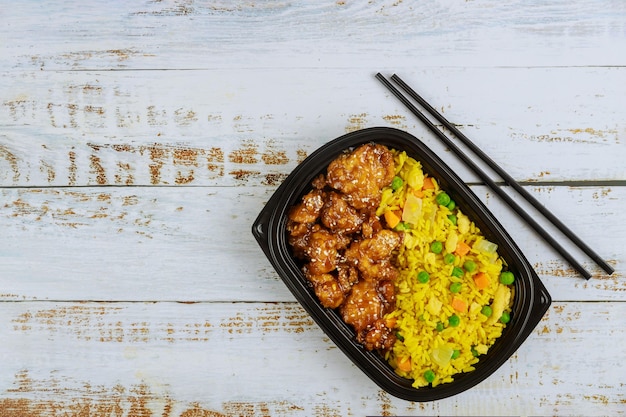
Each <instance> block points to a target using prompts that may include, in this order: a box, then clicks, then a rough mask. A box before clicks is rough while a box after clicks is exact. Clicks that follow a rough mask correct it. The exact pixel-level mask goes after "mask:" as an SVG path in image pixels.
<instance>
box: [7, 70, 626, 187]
mask: <svg viewBox="0 0 626 417" xmlns="http://www.w3.org/2000/svg"><path fill="white" fill-rule="evenodd" d="M373 76H374V73H373V72H372V71H371V70H366V71H362V70H359V71H356V73H355V71H344V70H339V71H331V70H323V71H316V72H310V71H308V70H297V71H293V70H271V71H270V70H254V71H252V70H243V72H237V73H233V72H232V71H180V72H177V71H174V72H172V71H140V72H135V71H114V72H93V73H92V72H70V73H67V72H52V73H50V72H48V71H44V72H27V73H15V72H7V73H4V74H2V75H1V76H0V90H1V91H3V98H2V100H1V102H0V123H2V125H3V126H4V128H3V131H2V132H1V133H0V139H1V146H0V167H2V173H0V184H2V185H9V186H50V185H53V186H67V185H70V186H74V185H266V186H267V185H270V186H272V185H276V184H278V183H279V182H280V181H281V180H282V179H283V178H284V177H285V176H286V175H287V174H288V173H289V172H290V171H291V170H292V169H293V168H294V167H295V165H296V164H297V163H298V162H299V161H301V160H302V159H303V158H304V157H305V156H306V155H307V154H308V153H310V152H311V151H312V150H314V149H316V148H317V147H319V146H321V145H322V144H324V143H326V142H327V141H329V140H331V139H333V138H335V137H337V136H340V135H342V134H344V133H346V132H349V131H353V130H355V129H359V128H364V127H370V126H390V127H396V128H401V129H404V130H408V131H410V132H411V133H413V134H415V135H416V136H417V137H419V138H421V139H422V140H423V141H424V142H425V143H426V144H427V145H428V146H430V147H432V148H433V150H435V151H437V152H439V153H441V154H442V156H444V157H445V156H446V155H448V152H446V149H445V147H443V146H442V145H441V144H440V143H439V142H438V141H437V139H435V138H434V136H433V135H432V134H431V133H429V132H427V131H426V130H425V128H424V127H423V126H422V125H421V124H420V123H419V122H418V120H417V119H416V118H415V116H413V115H411V114H410V113H409V112H408V111H407V110H405V109H404V108H403V107H402V106H401V104H400V103H399V102H398V101H397V100H396V99H395V98H393V97H391V96H390V95H389V93H388V92H387V91H386V90H385V89H384V87H383V86H382V85H381V84H380V83H379V82H378V81H376V80H375V79H374V77H373ZM402 76H403V77H404V78H405V79H406V80H407V81H408V82H410V83H411V84H412V85H414V86H416V88H418V89H419V90H420V92H421V93H422V94H424V95H425V96H426V98H427V99H428V100H430V101H431V102H432V103H433V104H434V105H436V106H437V107H438V108H441V110H442V111H443V112H444V114H445V115H446V117H448V118H449V120H451V121H452V122H454V123H456V124H457V125H459V127H460V128H461V129H462V130H463V131H464V133H466V134H467V135H468V136H469V137H470V138H471V139H472V140H473V141H474V142H475V143H476V144H477V145H478V146H480V147H481V148H483V149H484V150H485V152H486V153H487V154H488V155H490V156H491V157H492V158H493V159H494V160H495V161H497V162H498V163H499V164H501V165H502V166H504V167H506V169H507V170H508V171H509V172H510V174H511V175H512V176H513V177H514V178H516V179H518V180H519V181H534V182H541V181H592V180H607V181H620V180H624V179H626V172H625V170H624V164H623V163H622V161H623V160H624V159H625V158H626V146H624V141H623V136H624V135H625V134H626V123H625V122H624V121H623V118H621V117H620V116H619V115H620V110H621V106H620V105H619V103H621V98H622V97H624V95H626V83H624V82H623V80H624V79H626V69H623V68H602V69H594V70H590V69H588V68H586V69H585V68H570V69H560V68H559V69H510V68H496V69H493V68H488V69H485V68H478V69H462V70H461V69H455V68H452V69H443V70H440V69H437V70H429V69H426V70H422V71H413V70H411V71H407V72H406V73H405V74H402ZM574 83H575V85H574ZM543 96H545V97H549V100H543V101H540V102H538V99H537V97H543ZM302 98H305V99H302ZM312 109H314V110H312ZM444 159H446V161H447V162H449V163H450V164H451V165H452V166H453V167H455V168H457V169H458V170H459V171H460V173H461V174H462V177H463V178H464V179H467V180H468V181H475V180H476V178H477V177H476V176H475V175H473V174H472V173H469V172H467V169H465V168H463V167H462V165H461V164H459V162H458V161H457V160H456V158H454V157H453V156H447V157H445V158H444ZM555 166H558V169H554V168H553V167H555Z"/></svg>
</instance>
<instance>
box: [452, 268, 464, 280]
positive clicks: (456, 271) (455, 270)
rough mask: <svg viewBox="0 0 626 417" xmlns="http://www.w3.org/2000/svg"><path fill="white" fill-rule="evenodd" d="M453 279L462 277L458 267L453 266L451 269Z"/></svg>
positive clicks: (461, 271)
mask: <svg viewBox="0 0 626 417" xmlns="http://www.w3.org/2000/svg"><path fill="white" fill-rule="evenodd" d="M451 275H452V276H453V277H457V278H461V277H462V276H463V270H462V269H461V268H459V267H458V266H455V267H454V268H452V274H451Z"/></svg>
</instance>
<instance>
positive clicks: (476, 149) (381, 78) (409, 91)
mask: <svg viewBox="0 0 626 417" xmlns="http://www.w3.org/2000/svg"><path fill="white" fill-rule="evenodd" d="M376 78H377V79H378V80H379V81H380V82H382V83H383V85H384V86H385V87H387V89H388V90H389V91H390V92H391V93H392V94H393V95H395V96H396V97H397V98H398V99H399V100H400V101H401V102H402V103H403V104H404V105H405V106H406V107H407V108H408V109H409V110H410V111H411V112H412V113H413V114H414V115H415V116H417V118H418V119H420V120H421V121H422V122H423V123H424V124H425V125H426V127H428V128H429V129H430V131H431V132H433V133H434V134H435V136H437V137H438V138H439V139H440V140H441V141H442V142H443V143H444V144H445V145H446V146H447V147H448V148H449V149H450V150H452V151H453V152H454V153H455V154H456V155H457V156H458V157H459V158H460V159H461V160H462V161H463V162H464V163H465V164H466V165H467V166H468V167H469V168H470V169H471V170H472V171H474V173H475V174H476V175H478V176H479V177H480V178H481V179H482V180H483V181H484V182H485V183H486V184H487V185H488V186H489V187H490V188H491V189H492V190H493V191H494V192H495V193H496V194H498V195H499V196H500V197H501V198H502V199H503V200H504V201H505V202H506V203H507V204H508V205H509V206H510V207H511V208H512V209H513V210H514V211H515V212H516V213H517V214H518V215H519V216H520V217H521V218H522V219H524V220H525V221H526V223H528V224H529V225H530V226H531V227H532V228H533V229H535V231H536V232H537V233H538V234H539V235H540V236H541V237H542V238H543V239H544V240H545V241H546V242H547V243H549V244H550V245H551V246H552V247H553V248H554V249H555V250H556V251H557V252H558V253H559V254H561V256H563V258H565V259H566V260H567V261H568V262H569V263H570V265H571V266H573V267H574V268H575V269H576V270H577V271H578V272H579V273H580V274H581V275H582V276H583V277H584V278H585V279H587V280H588V279H590V278H591V274H590V273H589V272H588V271H587V270H586V269H585V268H583V266H582V265H581V264H580V263H578V261H577V260H576V259H575V258H574V257H573V256H572V255H571V254H570V253H569V252H567V251H566V250H565V249H564V248H563V247H562V246H561V245H560V244H559V243H558V242H557V241H556V239H555V238H554V237H553V236H552V235H551V234H550V233H548V232H547V231H546V230H545V229H543V228H542V227H541V225H539V223H537V221H536V220H535V219H534V218H533V217H531V216H530V215H529V214H528V213H526V212H525V211H524V209H522V207H520V206H519V205H518V204H517V203H516V202H515V201H514V200H513V199H512V198H511V197H510V196H509V195H508V194H507V193H506V192H504V190H502V189H501V188H500V187H499V186H498V185H497V184H496V183H495V182H494V181H493V180H492V179H491V178H490V177H489V176H488V175H487V174H486V173H485V172H484V171H483V170H481V169H480V168H479V167H478V166H477V165H476V164H475V163H474V162H473V161H472V160H471V159H470V158H469V157H468V156H467V155H466V154H465V153H463V151H462V150H461V149H459V147H458V146H456V145H455V144H454V142H452V140H450V139H449V138H448V137H447V136H446V135H445V134H444V133H443V132H442V131H441V130H439V129H438V128H437V126H435V124H433V123H432V122H431V121H430V120H429V119H428V117H426V116H425V115H424V114H423V113H422V111H420V110H419V109H418V108H417V107H416V106H415V105H414V104H413V103H412V102H411V101H410V100H409V99H407V98H406V97H405V96H404V95H403V94H402V92H401V91H400V90H398V89H397V88H396V87H395V86H394V85H393V84H392V83H391V82H389V81H388V80H387V79H386V78H385V77H384V76H383V75H382V74H381V73H378V74H376ZM391 80H392V81H394V82H395V83H396V84H397V85H398V86H399V87H400V88H401V89H402V90H404V91H405V92H406V94H408V95H409V96H410V97H411V98H412V99H413V100H415V101H416V102H417V103H419V104H420V105H421V106H422V107H423V108H424V109H426V111H428V113H430V115H431V116H432V117H434V118H435V119H437V120H438V121H439V122H440V123H441V124H442V125H443V126H444V127H445V128H447V129H448V130H449V131H450V132H452V133H453V134H454V135H455V136H456V137H457V138H458V139H459V140H461V142H463V143H464V144H465V145H466V146H467V147H468V148H469V149H470V150H471V151H472V152H474V153H475V154H476V155H477V156H478V157H479V158H480V159H481V160H482V161H483V162H484V163H486V164H487V165H488V166H489V167H490V168H491V169H493V170H494V172H496V173H497V174H498V175H500V177H501V178H502V179H503V180H504V183H505V184H507V185H510V186H511V187H512V188H514V189H515V191H517V192H518V193H519V194H520V195H522V196H523V197H524V198H525V199H526V201H528V202H529V203H530V204H532V206H533V207H535V208H536V209H537V210H538V211H539V212H540V213H541V214H542V215H543V216H544V217H545V218H546V219H548V220H549V221H550V222H552V224H554V225H555V226H556V227H557V228H558V229H559V230H560V231H561V232H562V233H563V234H564V235H565V236H567V237H568V238H569V239H570V240H571V241H572V242H573V243H575V244H576V245H577V246H578V247H579V248H580V249H582V250H583V251H584V252H585V253H586V254H587V255H588V256H589V257H590V258H591V259H593V260H594V261H595V262H596V263H597V264H598V265H599V266H600V267H601V268H602V269H603V270H604V271H606V272H607V273H608V274H609V275H610V274H612V273H613V272H615V270H614V269H613V268H612V267H611V266H610V265H609V264H608V263H607V262H606V261H604V260H603V259H602V258H601V257H600V256H599V255H598V254H597V253H596V252H594V251H593V249H591V248H590V247H589V246H588V245H587V244H585V242H583V241H582V240H581V239H580V238H579V237H578V236H576V235H575V234H574V232H572V231H571V230H570V229H568V228H567V226H565V225H564V224H563V223H562V222H561V221H560V220H559V219H558V218H557V217H556V216H555V215H554V214H552V213H551V212H550V211H549V210H548V209H546V208H545V207H544V206H543V205H542V204H541V203H540V202H539V201H537V200H536V199H535V198H534V197H533V196H532V195H531V194H530V193H528V191H526V190H525V189H524V188H522V186H521V185H519V184H518V183H517V182H516V181H515V180H514V179H513V177H511V176H510V175H509V174H507V173H506V171H504V170H503V169H502V168H501V167H500V166H499V165H498V164H496V163H495V162H494V161H493V160H492V159H491V158H489V156H487V155H486V154H485V152H483V151H482V150H481V149H480V148H479V147H478V146H476V145H475V144H474V143H473V142H472V141H471V140H470V139H469V138H468V137H467V136H465V135H464V134H463V133H462V132H461V131H459V130H458V129H457V128H456V127H455V126H454V125H453V124H452V123H450V122H449V121H448V120H447V119H446V118H445V117H443V116H442V115H441V114H440V113H439V112H438V111H437V110H435V109H434V108H433V107H432V106H431V105H430V104H429V103H428V102H427V101H426V100H424V99H423V98H422V97H421V96H420V95H419V94H418V93H416V92H415V91H414V90H413V89H412V88H411V87H409V86H408V85H407V84H406V83H405V82H404V81H402V79H401V78H400V77H398V76H397V75H395V74H394V75H392V76H391Z"/></svg>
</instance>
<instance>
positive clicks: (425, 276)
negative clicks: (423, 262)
mask: <svg viewBox="0 0 626 417" xmlns="http://www.w3.org/2000/svg"><path fill="white" fill-rule="evenodd" d="M417 280H418V281H419V282H420V283H422V284H426V283H427V282H428V280H430V275H429V274H428V272H426V271H420V273H419V274H417Z"/></svg>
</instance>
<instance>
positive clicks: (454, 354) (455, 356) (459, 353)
mask: <svg viewBox="0 0 626 417" xmlns="http://www.w3.org/2000/svg"><path fill="white" fill-rule="evenodd" d="M459 356H461V351H460V350H458V349H454V350H453V351H452V357H450V359H456V358H458V357H459Z"/></svg>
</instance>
